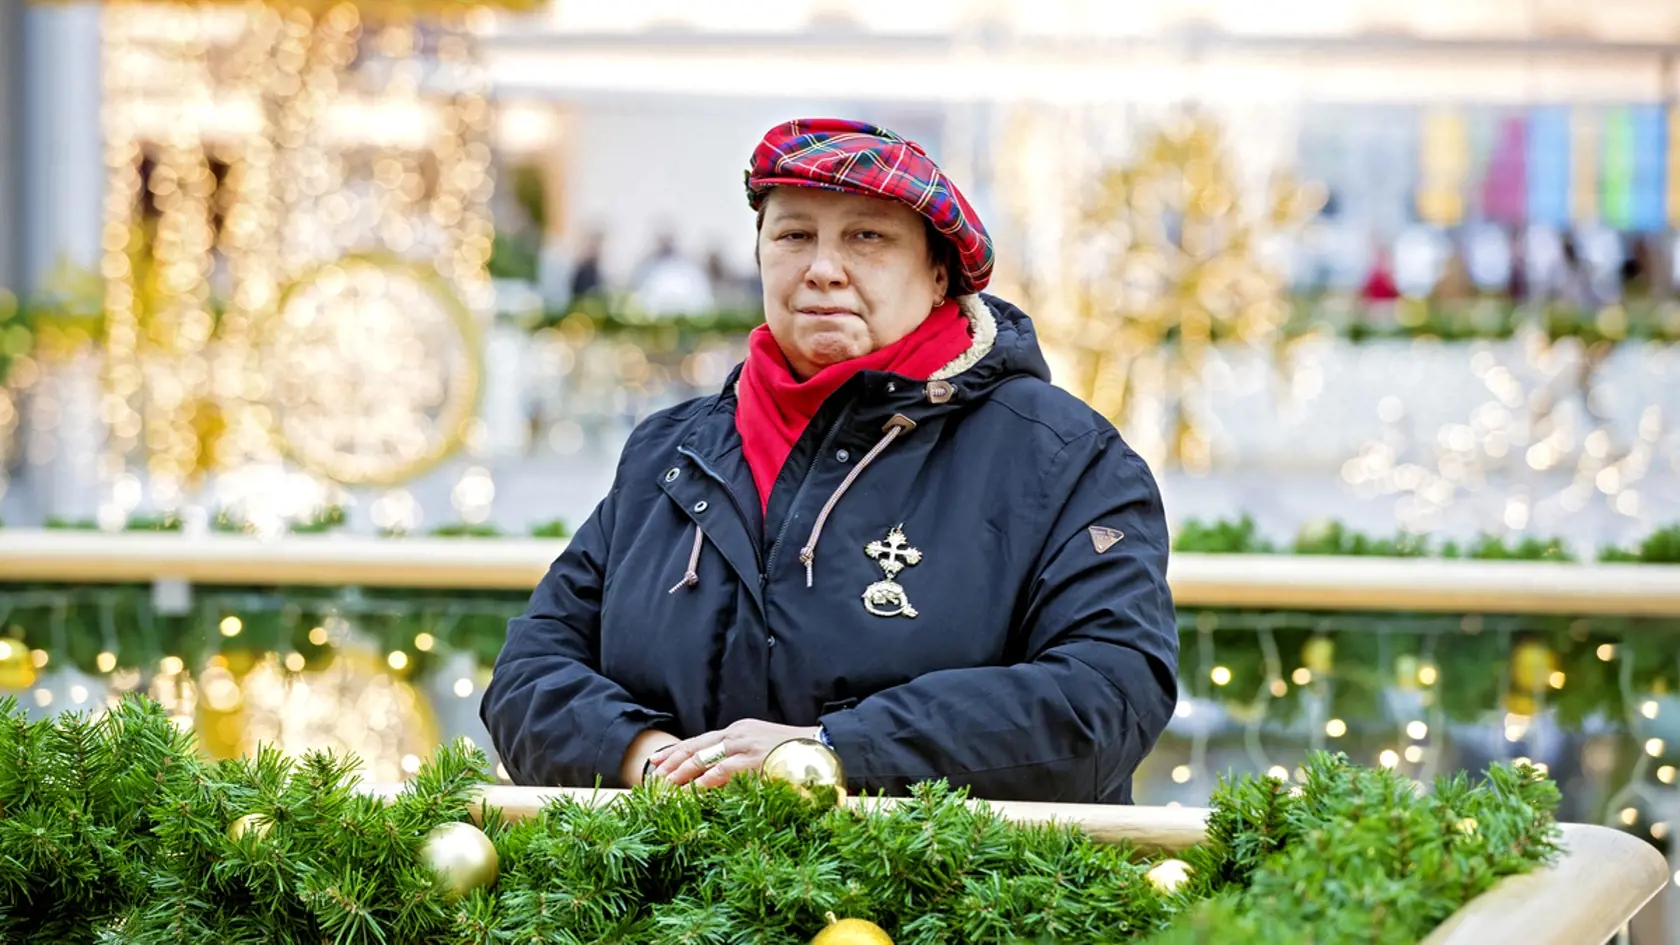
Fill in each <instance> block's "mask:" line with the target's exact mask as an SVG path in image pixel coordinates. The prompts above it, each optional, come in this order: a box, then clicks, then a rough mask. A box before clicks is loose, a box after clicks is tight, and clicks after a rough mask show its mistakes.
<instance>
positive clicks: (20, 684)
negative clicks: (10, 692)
mask: <svg viewBox="0 0 1680 945" xmlns="http://www.w3.org/2000/svg"><path fill="white" fill-rule="evenodd" d="M35 676H36V673H35V664H34V663H33V662H31V661H30V659H29V647H28V646H25V645H24V642H23V641H22V640H18V639H15V638H14V639H8V638H0V689H28V688H29V687H30V686H32V685H34V684H35Z"/></svg>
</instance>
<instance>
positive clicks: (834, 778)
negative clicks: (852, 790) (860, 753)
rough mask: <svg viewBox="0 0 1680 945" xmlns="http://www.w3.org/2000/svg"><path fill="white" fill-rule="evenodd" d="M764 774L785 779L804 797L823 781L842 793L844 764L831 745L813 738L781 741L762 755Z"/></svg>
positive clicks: (843, 794) (777, 778)
mask: <svg viewBox="0 0 1680 945" xmlns="http://www.w3.org/2000/svg"><path fill="white" fill-rule="evenodd" d="M762 770H763V773H764V776H765V777H768V778H774V779H775V780H777V781H786V782H788V783H789V784H792V785H793V786H794V787H796V788H798V789H799V790H800V792H801V793H803V794H805V795H806V796H807V797H809V796H810V795H811V788H814V787H818V786H822V785H826V786H828V787H832V788H834V789H835V790H836V791H838V792H839V796H840V797H841V798H845V796H846V768H845V766H844V765H842V764H841V763H840V756H839V755H838V754H836V753H835V751H834V749H832V748H830V747H828V746H827V745H824V744H823V743H822V742H819V741H817V740H816V739H814V738H794V739H789V740H788V741H785V742H782V743H781V744H780V745H777V746H776V747H775V748H772V749H770V753H769V754H767V755H765V756H764V765H763V768H762Z"/></svg>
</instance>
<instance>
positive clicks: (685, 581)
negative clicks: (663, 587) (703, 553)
mask: <svg viewBox="0 0 1680 945" xmlns="http://www.w3.org/2000/svg"><path fill="white" fill-rule="evenodd" d="M705 537H706V536H705V534H704V533H703V532H701V531H700V526H699V524H698V523H696V524H695V526H694V550H693V551H690V552H689V553H688V570H687V571H686V572H684V573H683V577H682V580H680V581H678V582H677V583H676V584H675V585H674V586H673V587H672V588H671V589H670V590H668V591H666V592H665V593H667V594H675V593H676V592H678V591H680V590H682V589H683V588H685V587H693V586H694V585H696V584H699V583H700V543H701V542H702V541H704V540H705Z"/></svg>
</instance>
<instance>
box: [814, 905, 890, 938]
mask: <svg viewBox="0 0 1680 945" xmlns="http://www.w3.org/2000/svg"><path fill="white" fill-rule="evenodd" d="M825 918H827V919H828V925H827V926H825V927H824V928H823V930H822V931H821V932H818V933H817V937H816V938H814V939H811V945H893V940H892V938H891V937H890V936H888V935H887V933H886V931H885V930H884V929H882V928H881V927H880V926H879V925H876V924H875V923H873V922H870V921H869V920H868V919H836V918H835V917H834V913H832V912H829V913H826V914H825Z"/></svg>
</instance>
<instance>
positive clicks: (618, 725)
mask: <svg viewBox="0 0 1680 945" xmlns="http://www.w3.org/2000/svg"><path fill="white" fill-rule="evenodd" d="M669 721H671V716H669V715H661V714H659V713H657V712H649V711H648V710H646V709H633V710H631V711H629V712H626V713H624V714H623V715H621V716H619V717H618V720H617V721H615V722H613V723H612V724H611V725H609V726H607V731H606V734H604V735H602V736H601V748H600V751H599V753H598V754H596V756H595V773H596V774H598V775H600V777H601V785H602V786H603V787H610V788H622V787H629V785H627V784H625V783H624V781H623V780H622V779H621V778H619V776H618V773H619V771H621V770H622V769H623V768H624V753H625V752H627V751H629V750H630V743H631V742H633V741H635V740H636V736H637V735H640V734H642V733H643V732H645V731H647V730H648V729H650V728H658V727H659V726H660V725H663V724H665V723H667V722H669ZM580 786H581V787H593V786H594V785H590V784H585V785H580Z"/></svg>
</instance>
